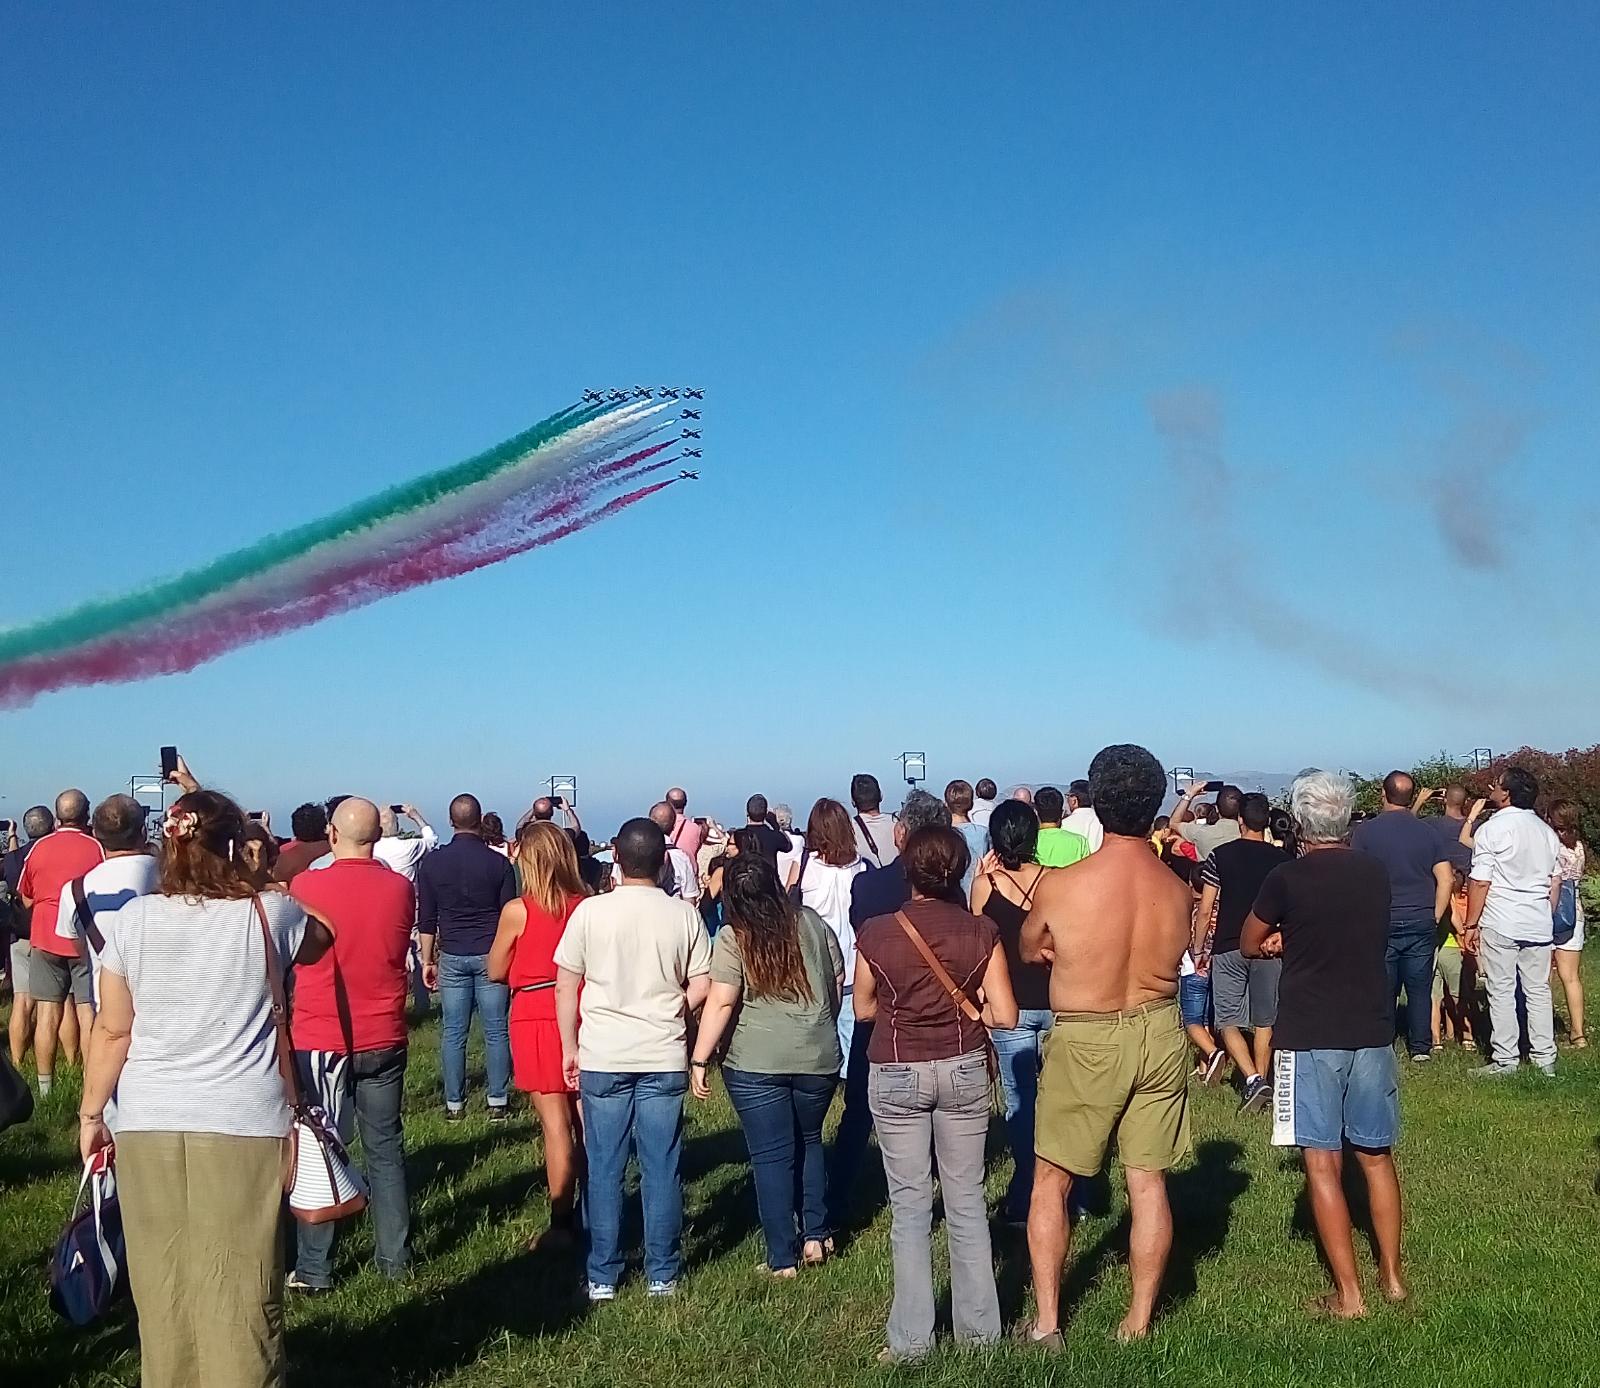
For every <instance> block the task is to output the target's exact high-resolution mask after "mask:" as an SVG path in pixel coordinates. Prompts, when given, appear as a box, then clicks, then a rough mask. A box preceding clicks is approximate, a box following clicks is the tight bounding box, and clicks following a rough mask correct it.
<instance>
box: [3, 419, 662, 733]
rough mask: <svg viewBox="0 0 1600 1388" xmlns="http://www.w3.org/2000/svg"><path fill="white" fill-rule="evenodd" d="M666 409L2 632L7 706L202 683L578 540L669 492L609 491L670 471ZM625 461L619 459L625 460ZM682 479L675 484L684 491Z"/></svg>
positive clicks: (512, 451) (348, 511) (574, 434)
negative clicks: (450, 582) (237, 664)
mask: <svg viewBox="0 0 1600 1388" xmlns="http://www.w3.org/2000/svg"><path fill="white" fill-rule="evenodd" d="M662 408H663V407H662V406H660V405H640V404H638V403H636V402H629V403H628V404H626V405H621V406H614V407H599V408H590V409H584V410H566V411H562V412H561V413H559V414H557V415H553V416H551V417H550V419H548V420H546V421H544V422H543V423H542V424H540V425H536V426H535V427H534V429H532V430H529V431H526V432H525V433H523V434H520V435H518V436H517V437H516V438H515V439H512V440H508V441H507V442H506V443H504V444H501V445H499V447H497V448H495V449H491V450H489V451H488V452H487V453H483V454H480V455H478V457H477V458H474V459H470V460H468V462H467V463H464V464H457V465H456V466H455V467H453V468H447V469H444V470H442V471H441V472H438V473H434V474H431V475H430V476H428V477H425V478H420V479H417V480H416V481H415V482H412V483H407V484H404V485H403V486H401V487H396V488H391V489H390V490H389V491H387V492H384V493H381V494H380V495H379V496H378V497H374V498H372V499H371V500H369V501H367V502H363V503H359V504H358V505H356V506H352V507H347V508H345V509H344V510H343V511H341V512H338V513H336V514H335V515H334V516H331V517H328V518H326V519H325V520H322V521H318V522H313V523H311V524H310V525H306V526H301V527H298V528H297V529H295V530H292V531H287V532H284V533H282V534H280V535H275V536H270V537H268V538H267V539H265V540H262V541H259V542H257V543H256V544H255V545H251V546H249V547H247V548H246V549H243V550H240V551H237V552H235V553H234V554H231V555H227V556H224V557H223V558H221V559H218V560H215V561H213V562H212V563H210V564H207V565H204V566H202V567H201V568H198V569H195V570H192V571H191V572H189V573H187V574H183V575H180V576H179V577H177V578H175V579H169V580H165V581H163V582H160V583H156V584H152V585H149V586H148V587H146V588H143V589H140V590H136V591H135V592H133V593H130V594H126V595H123V596H121V597H118V598H114V599H110V600H107V601H104V602H99V603H91V604H86V605H84V606H82V607H79V608H76V609H74V610H72V611H70V612H67V613H64V614H62V615H61V616H59V617H56V618H53V619H49V620H47V621H44V622H39V623H35V624H33V625H32V626H29V627H24V628H20V629H17V630H14V631H12V632H8V633H0V707H4V706H13V705H16V704H20V703H25V702H27V701H28V700H30V699H32V698H34V697H36V696H37V695H39V694H41V693H44V692H47V691H49V690H52V689H59V688H64V687H67V686H71V685H83V684H101V683H110V682H116V681H122V680H130V679H140V678H145V677H148V676H152V675H161V674H175V673H180V672H182V671H186V670H191V669H193V668H194V667H195V666H197V665H199V664H202V663H203V662H205V661H208V660H212V659H215V658H216V657H218V656H220V655H223V654H225V653H226V652H228V651H231V650H235V649H238V648H239V647H241V646H244V645H248V644H251V643H252V642H255V641H259V640H263V639H266V638H268V637H271V636H276V635H279V634H282V633H284V632H287V631H292V630H295V629H296V628H298V627H302V626H306V625H309V624H310V623H313V622H316V621H320V620H322V619H323V618H325V617H329V616H333V615H336V614H337V613H340V612H346V611H350V610H352V609H353V608H356V607H360V606H365V605H367V604H369V603H372V602H376V601H378V600H380V599H382V598H384V597H388V596H391V595H393V594H396V593H401V592H404V591H406V590H408V589H410V588H415V587H420V586H422V585H424V584H428V583H435V582H438V581H440V580H442V579H446V578H452V577H456V576H459V575H462V574H467V573H472V572H474V571H475V570H477V569H481V568H484V567H487V566H488V565H490V564H494V563H499V562H501V561H502V560H504V559H508V558H512V557H514V556H516V555H518V554H523V553H526V552H528V551H530V550H532V549H536V548H539V547H541V546H543V545H547V544H551V543H554V542H555V541H556V540H560V539H564V538H566V537H567V536H569V535H573V534H576V533H578V532H579V531H581V530H585V529H587V528H588V527H590V526H592V525H595V524H598V523H599V522H600V521H602V520H605V519H608V518H610V517H611V516H614V515H616V514H618V513H620V512H621V511H623V510H625V509H627V508H628V507H630V506H633V505H636V504H638V503H639V502H640V501H643V500H644V499H646V498H647V497H649V496H653V495H655V494H656V493H657V492H659V491H661V490H663V489H664V488H665V487H667V486H669V485H671V483H670V482H659V483H654V484H651V485H649V486H645V487H636V488H635V489H634V490H632V491H630V492H628V493H626V494H624V495H622V496H617V497H614V498H612V499H611V500H609V501H607V502H604V503H603V504H600V505H598V506H596V505H595V504H594V503H595V501H596V499H597V497H598V496H599V495H600V494H602V493H603V492H605V491H609V490H613V489H615V488H616V487H618V486H623V485H628V484H630V483H633V482H635V481H637V480H638V479H640V478H642V477H644V476H646V475H648V474H650V473H654V472H657V471H659V470H660V469H662V468H665V467H668V466H670V465H671V464H672V463H674V462H676V461H677V458H676V456H675V455H674V456H672V457H668V458H659V457H657V455H658V454H660V453H661V452H663V451H664V450H666V449H668V448H670V447H672V446H673V444H674V443H676V442H677V440H675V439H673V440H667V441H664V442H656V443H654V444H649V445H647V446H645V447H643V448H640V447H637V445H638V444H640V443H641V442H642V441H643V440H644V439H645V438H647V437H648V436H649V434H651V433H654V432H658V431H659V430H660V429H662V428H664V427H666V425H665V423H653V422H652V418H651V417H652V416H654V415H656V414H657V413H659V412H660V411H661V409H662ZM619 454H620V455H621V456H618V455H619ZM673 480H674V481H675V480H677V479H673Z"/></svg>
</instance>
